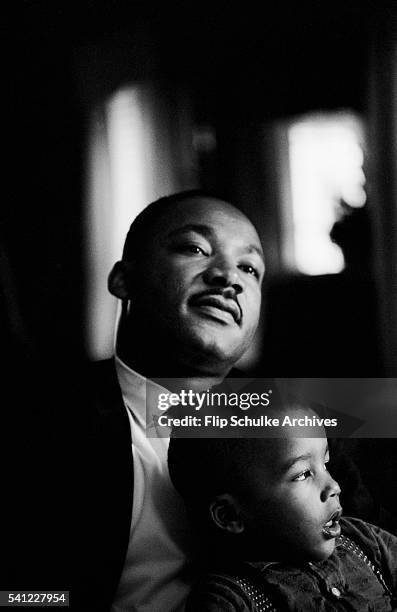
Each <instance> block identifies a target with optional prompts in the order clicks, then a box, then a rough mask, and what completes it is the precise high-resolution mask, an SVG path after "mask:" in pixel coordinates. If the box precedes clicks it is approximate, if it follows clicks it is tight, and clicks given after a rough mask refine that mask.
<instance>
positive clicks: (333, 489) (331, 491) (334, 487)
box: [320, 472, 341, 502]
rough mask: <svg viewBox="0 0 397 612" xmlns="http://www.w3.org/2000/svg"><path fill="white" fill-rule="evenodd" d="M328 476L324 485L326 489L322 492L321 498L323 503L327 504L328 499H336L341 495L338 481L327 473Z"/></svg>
mask: <svg viewBox="0 0 397 612" xmlns="http://www.w3.org/2000/svg"><path fill="white" fill-rule="evenodd" d="M326 474H327V480H326V482H325V483H324V487H323V489H322V491H321V496H320V497H321V501H322V502H326V501H327V499H329V498H330V497H335V496H337V495H340V493H341V488H340V486H339V485H338V483H337V482H336V480H334V479H333V478H332V476H331V474H330V473H329V472H327V473H326Z"/></svg>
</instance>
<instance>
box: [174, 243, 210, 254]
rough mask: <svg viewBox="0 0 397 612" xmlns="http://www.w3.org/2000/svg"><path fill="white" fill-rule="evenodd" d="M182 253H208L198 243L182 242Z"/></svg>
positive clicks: (180, 248)
mask: <svg viewBox="0 0 397 612" xmlns="http://www.w3.org/2000/svg"><path fill="white" fill-rule="evenodd" d="M179 250H180V251H181V253H192V255H206V254H207V253H206V252H205V250H204V249H203V248H202V247H200V246H198V244H182V245H180V247H179Z"/></svg>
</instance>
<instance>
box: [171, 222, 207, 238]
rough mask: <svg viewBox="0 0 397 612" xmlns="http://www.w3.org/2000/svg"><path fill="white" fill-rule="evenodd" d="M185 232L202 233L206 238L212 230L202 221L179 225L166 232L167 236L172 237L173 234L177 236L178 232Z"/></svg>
mask: <svg viewBox="0 0 397 612" xmlns="http://www.w3.org/2000/svg"><path fill="white" fill-rule="evenodd" d="M186 232H196V233H197V234H202V235H203V236H205V237H206V238H209V237H210V236H213V234H214V230H213V229H212V227H211V226H210V225H205V224H204V223H187V224H186V225H181V227H177V228H176V229H174V230H171V231H170V232H169V233H168V234H167V237H168V238H173V237H174V236H178V234H185V233H186Z"/></svg>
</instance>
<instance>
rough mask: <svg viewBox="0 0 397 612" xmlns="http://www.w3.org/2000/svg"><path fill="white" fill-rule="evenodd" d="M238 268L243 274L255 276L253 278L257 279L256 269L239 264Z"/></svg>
mask: <svg viewBox="0 0 397 612" xmlns="http://www.w3.org/2000/svg"><path fill="white" fill-rule="evenodd" d="M239 268H240V270H242V271H243V272H246V274H251V275H252V276H255V278H259V272H258V270H257V269H256V268H254V266H250V265H246V264H241V265H240V266H239Z"/></svg>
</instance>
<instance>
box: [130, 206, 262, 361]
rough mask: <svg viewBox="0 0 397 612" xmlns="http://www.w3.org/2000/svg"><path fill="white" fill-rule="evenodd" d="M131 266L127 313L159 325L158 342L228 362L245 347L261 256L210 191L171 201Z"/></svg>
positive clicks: (234, 214)
mask: <svg viewBox="0 0 397 612" xmlns="http://www.w3.org/2000/svg"><path fill="white" fill-rule="evenodd" d="M138 268H139V269H137V270H134V272H133V274H134V277H133V278H132V279H131V280H132V282H133V283H134V291H133V296H132V308H133V311H132V316H133V317H134V320H135V319H136V318H137V317H138V324H139V318H141V321H142V325H146V326H147V327H148V330H149V332H150V333H152V334H153V333H156V332H160V336H161V337H163V338H164V337H165V338H166V339H167V341H168V342H169V343H170V344H169V346H168V347H165V348H168V349H169V350H170V351H172V350H173V349H174V350H175V351H178V350H179V351H182V354H183V353H184V352H186V353H188V354H192V355H197V356H198V357H200V358H202V357H203V356H204V357H205V356H206V355H208V357H209V358H210V359H214V358H215V360H219V361H221V362H227V363H230V364H231V365H232V364H233V363H234V362H235V361H237V359H238V358H239V357H240V356H241V355H242V354H243V353H244V351H245V350H246V349H247V347H248V346H249V344H250V342H251V340H252V337H253V335H254V332H255V329H256V327H257V323H258V318H259V311H260V302H261V283H262V278H263V275H264V263H263V255H262V249H261V245H260V241H259V238H258V235H257V233H256V231H255V229H254V227H253V225H252V224H251V223H250V221H249V220H248V219H247V218H246V217H245V216H244V215H243V214H242V213H240V212H239V211H238V210H237V209H235V208H234V207H233V206H231V205H230V204H227V203H225V202H222V201H220V200H216V199H209V198H208V199H206V198H198V197H195V198H192V199H191V201H184V202H182V203H180V204H178V205H176V206H175V208H173V209H172V210H170V212H169V214H168V216H167V217H166V218H165V219H162V220H161V223H160V224H158V226H157V227H155V228H154V232H153V238H152V239H151V240H150V242H149V244H148V246H147V249H146V251H145V255H144V257H143V258H142V261H141V263H140V264H139V265H138Z"/></svg>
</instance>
